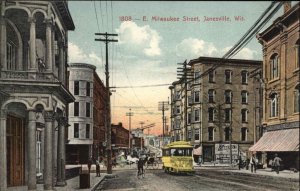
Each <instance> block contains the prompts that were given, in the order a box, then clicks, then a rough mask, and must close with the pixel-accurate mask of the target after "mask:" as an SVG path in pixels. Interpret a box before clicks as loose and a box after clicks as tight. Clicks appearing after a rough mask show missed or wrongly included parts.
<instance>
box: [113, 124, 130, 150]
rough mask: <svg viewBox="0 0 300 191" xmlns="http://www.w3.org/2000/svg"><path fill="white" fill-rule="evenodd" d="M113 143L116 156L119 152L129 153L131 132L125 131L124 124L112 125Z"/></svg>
mask: <svg viewBox="0 0 300 191" xmlns="http://www.w3.org/2000/svg"><path fill="white" fill-rule="evenodd" d="M111 143H112V146H113V147H112V150H113V153H114V154H115V155H116V154H117V153H119V152H124V153H128V149H129V145H128V143H129V130H128V129H125V128H124V127H123V124H122V123H119V124H118V125H114V124H112V125H111Z"/></svg>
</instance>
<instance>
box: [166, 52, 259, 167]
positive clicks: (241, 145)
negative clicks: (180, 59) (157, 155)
mask: <svg viewBox="0 0 300 191" xmlns="http://www.w3.org/2000/svg"><path fill="white" fill-rule="evenodd" d="M188 65H189V66H190V68H191V74H190V76H191V78H193V79H192V80H188V83H187V92H186V94H187V104H186V106H185V101H184V99H185V95H184V94H185V91H182V89H184V86H185V83H184V80H180V81H177V82H174V83H173V87H170V89H171V92H172V95H171V97H172V103H171V107H172V117H171V127H172V133H171V134H172V137H173V139H172V140H173V141H174V140H187V141H190V142H191V143H192V144H193V145H194V146H196V147H198V146H200V147H201V153H200V157H202V161H203V162H212V161H215V162H217V163H230V151H229V148H230V147H229V146H230V144H231V145H232V147H233V150H232V160H237V158H238V155H240V154H241V155H242V156H244V157H246V156H247V155H248V149H249V147H250V146H251V145H253V143H254V142H255V139H256V137H257V136H256V135H257V133H258V131H257V125H258V122H259V120H258V113H257V112H256V110H255V107H256V106H258V105H259V95H258V94H257V92H258V91H256V88H258V87H259V86H257V85H258V83H257V82H256V81H254V80H253V79H251V78H250V77H249V74H250V72H251V71H253V70H255V69H257V68H261V65H262V62H261V61H256V60H241V59H226V60H224V59H220V58H213V57H199V58H198V59H193V60H190V62H189V63H188ZM211 68H214V69H213V70H211ZM201 75H203V76H202V77H200V78H199V76H201ZM185 107H187V108H186V115H187V116H185V112H184V111H185ZM185 119H186V120H187V122H186V124H187V126H186V128H185V125H184V124H185ZM185 131H187V132H185ZM185 135H186V136H185Z"/></svg>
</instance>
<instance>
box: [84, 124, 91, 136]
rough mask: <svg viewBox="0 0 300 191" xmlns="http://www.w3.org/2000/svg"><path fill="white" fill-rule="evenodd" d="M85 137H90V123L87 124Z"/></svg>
mask: <svg viewBox="0 0 300 191" xmlns="http://www.w3.org/2000/svg"><path fill="white" fill-rule="evenodd" d="M85 138H87V139H89V138H90V124H86V127H85Z"/></svg>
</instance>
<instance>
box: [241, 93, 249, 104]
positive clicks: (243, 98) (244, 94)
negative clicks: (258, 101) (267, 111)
mask: <svg viewBox="0 0 300 191" xmlns="http://www.w3.org/2000/svg"><path fill="white" fill-rule="evenodd" d="M247 96H248V93H247V92H246V91H243V92H242V104H246V103H247V102H248V100H247Z"/></svg>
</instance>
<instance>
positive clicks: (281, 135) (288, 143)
mask: <svg viewBox="0 0 300 191" xmlns="http://www.w3.org/2000/svg"><path fill="white" fill-rule="evenodd" d="M249 151H268V152H272V151H274V152H284V151H299V128H295V129H284V130H277V131H268V132H266V133H265V134H264V135H263V136H262V137H261V138H260V139H259V141H258V142H257V143H256V144H255V145H253V146H252V147H250V148H249Z"/></svg>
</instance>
